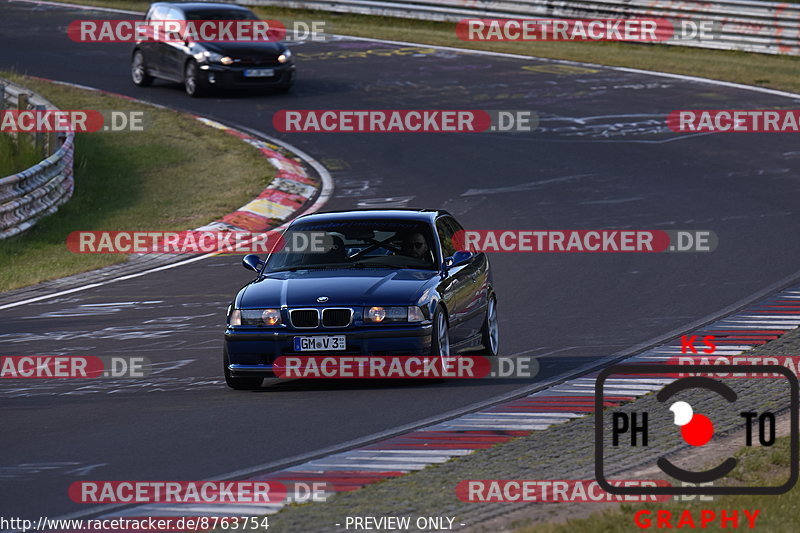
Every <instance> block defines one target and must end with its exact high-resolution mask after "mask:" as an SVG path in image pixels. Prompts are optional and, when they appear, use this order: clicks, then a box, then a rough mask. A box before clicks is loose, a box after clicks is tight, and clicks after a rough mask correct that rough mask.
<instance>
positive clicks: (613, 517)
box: [514, 437, 800, 533]
mask: <svg viewBox="0 0 800 533" xmlns="http://www.w3.org/2000/svg"><path fill="white" fill-rule="evenodd" d="M788 455H789V437H781V438H779V439H777V440H776V442H775V445H774V446H773V447H772V448H770V449H767V448H760V447H754V448H743V449H742V450H741V451H740V452H739V453H737V454H736V457H737V458H738V459H739V461H742V463H743V467H742V468H743V475H742V477H741V478H740V479H738V480H737V481H740V482H742V483H747V484H749V485H760V486H767V485H771V484H774V483H775V480H776V479H781V480H782V479H786V478H787V477H788V470H789V464H788V462H787V461H786V458H787V457H788ZM706 466H708V467H711V466H715V465H706ZM798 508H800V489H798V488H797V487H795V488H794V489H792V490H791V491H789V492H787V493H786V494H781V495H778V496H721V497H718V498H717V499H715V500H714V501H713V502H699V501H698V502H690V503H677V502H676V503H668V504H659V505H655V504H645V505H639V506H634V505H628V504H622V505H620V506H618V507H615V508H613V509H609V510H607V511H604V512H598V513H594V514H592V515H590V516H588V517H586V518H578V519H572V520H568V521H566V522H564V523H561V524H537V525H535V526H533V525H527V526H520V527H518V528H516V529H515V530H514V532H515V533H534V532H536V533H571V532H573V531H603V532H607V533H617V532H627V531H640V530H641V528H639V527H638V526H637V525H636V524H635V522H634V520H633V517H634V515H635V513H636V512H637V511H640V510H643V511H650V513H648V514H643V515H642V516H641V518H640V522H641V523H643V524H644V523H646V522H644V519H649V520H651V524H652V527H653V528H655V525H656V523H657V521H656V513H657V512H658V511H659V510H666V511H670V512H671V513H672V517H671V518H672V519H671V524H672V527H673V528H675V527H676V526H677V524H678V522H679V521H680V519H681V516H682V515H683V513H684V511H687V510H688V511H689V512H690V513H691V516H692V518H693V520H694V521H695V524H696V527H697V528H698V529H699V528H701V525H700V516H701V511H703V510H706V509H707V510H711V511H714V512H715V513H716V516H717V517H719V516H720V514H721V512H722V511H723V510H725V511H726V512H728V513H730V511H731V510H734V509H736V510H738V511H739V527H740V528H741V529H749V528H748V526H747V523H748V522H747V520H746V518H745V517H744V516H743V515H742V510H743V509H747V510H749V511H751V512H754V511H755V510H758V511H759V513H758V516H757V518H756V522H755V528H754V529H758V530H759V531H770V532H776V533H777V532H786V533H793V532H795V531H797V519H796V518H795V513H796V510H797V509H798ZM685 527H687V528H688V525H686V524H685ZM702 529H704V530H709V531H729V530H730V529H736V528H728V527H726V528H722V527H720V525H719V518H718V519H717V521H716V522H715V523H713V524H711V525H710V526H708V527H706V526H702Z"/></svg>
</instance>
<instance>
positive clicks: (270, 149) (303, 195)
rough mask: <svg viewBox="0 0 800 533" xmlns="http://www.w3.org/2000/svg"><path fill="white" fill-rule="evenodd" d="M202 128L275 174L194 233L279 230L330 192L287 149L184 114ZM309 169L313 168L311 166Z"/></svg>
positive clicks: (55, 81) (141, 101)
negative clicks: (249, 151) (249, 150)
mask: <svg viewBox="0 0 800 533" xmlns="http://www.w3.org/2000/svg"><path fill="white" fill-rule="evenodd" d="M29 77H30V78H33V79H37V80H42V81H46V82H49V83H55V84H58V85H64V86H67V87H74V88H77V89H82V90H86V91H92V92H97V93H101V94H106V95H109V96H114V97H117V98H124V99H125V100H128V101H131V102H136V103H137V104H142V105H147V106H151V107H155V108H158V109H170V108H168V107H166V106H163V105H160V104H154V103H152V102H148V101H146V100H139V99H138V98H133V97H131V96H127V95H124V94H119V93H114V92H110V91H105V90H103V89H98V88H96V87H89V86H87V85H80V84H77V83H70V82H66V81H59V80H51V79H48V78H41V77H38V76H29ZM185 114H187V115H189V116H191V117H193V118H195V119H196V120H198V121H199V122H201V123H202V124H205V125H206V126H209V127H211V128H215V129H218V130H220V131H223V132H225V133H227V134H229V135H233V136H234V137H237V138H239V139H241V140H242V141H244V142H246V143H247V144H249V145H251V146H253V147H255V148H256V149H258V151H259V152H261V154H262V155H263V156H264V157H265V158H266V159H267V161H269V163H270V165H272V166H273V167H274V168H275V169H276V170H277V174H276V176H275V178H273V180H272V181H271V182H270V184H269V186H268V187H267V188H265V189H264V190H263V191H261V193H260V194H259V195H258V196H257V197H256V198H254V199H253V200H251V201H250V202H248V203H247V204H245V205H243V206H242V207H240V208H239V209H237V210H236V211H233V212H232V213H228V214H227V215H225V216H223V217H222V218H220V219H219V220H215V221H213V222H210V223H209V224H206V225H205V226H202V227H200V228H196V229H195V231H250V232H260V231H266V230H268V229H270V228H274V227H276V226H279V225H280V224H281V223H283V222H284V221H286V220H288V219H290V218H291V217H292V216H294V215H295V214H296V213H297V212H298V211H300V210H301V209H302V208H303V207H304V206H305V205H306V204H307V203H308V202H309V201H310V200H311V199H312V198H313V197H314V196H316V195H317V191H319V190H320V187H322V188H323V190H324V191H325V193H326V199H327V197H329V196H330V193H331V190H332V188H333V186H332V184H331V183H324V182H325V181H328V182H329V181H330V180H325V179H324V178H325V176H321V178H322V182H321V181H320V180H317V179H314V178H313V177H311V176H310V175H309V173H308V172H307V171H306V168H305V165H304V164H303V161H302V160H301V159H299V158H298V159H294V158H292V157H290V156H289V155H287V154H291V152H292V150H291V148H287V147H286V146H285V145H284V146H281V145H278V144H277V143H272V142H266V141H263V140H261V139H258V138H256V137H254V136H252V135H249V134H248V133H245V132H243V131H240V130H238V129H236V128H232V127H230V126H226V125H225V124H222V123H220V122H217V121H215V120H211V119H210V118H206V117H201V116H198V115H193V114H191V113H185ZM312 166H313V165H312Z"/></svg>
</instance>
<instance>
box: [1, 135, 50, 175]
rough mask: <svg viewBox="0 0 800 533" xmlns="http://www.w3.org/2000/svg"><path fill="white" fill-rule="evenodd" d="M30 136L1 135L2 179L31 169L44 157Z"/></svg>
mask: <svg viewBox="0 0 800 533" xmlns="http://www.w3.org/2000/svg"><path fill="white" fill-rule="evenodd" d="M27 137H28V136H25V135H20V136H18V137H14V136H13V135H10V134H8V133H0V178H4V177H6V176H9V175H11V174H16V173H17V172H19V171H21V170H25V169H26V168H30V167H32V166H33V165H35V164H36V163H38V162H39V161H41V159H42V157H41V155H40V153H39V151H38V150H37V149H36V147H35V146H34V145H33V143H32V142H31V141H30V139H29V138H27Z"/></svg>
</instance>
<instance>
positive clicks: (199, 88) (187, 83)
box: [183, 61, 206, 98]
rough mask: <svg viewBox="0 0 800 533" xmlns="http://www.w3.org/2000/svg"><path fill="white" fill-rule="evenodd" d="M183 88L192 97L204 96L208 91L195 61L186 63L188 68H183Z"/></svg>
mask: <svg viewBox="0 0 800 533" xmlns="http://www.w3.org/2000/svg"><path fill="white" fill-rule="evenodd" d="M183 88H184V90H185V91H186V94H188V95H189V96H191V97H192V98H198V97H200V96H203V95H204V94H205V92H206V86H205V82H204V81H203V80H202V77H201V75H200V68H199V67H198V66H197V63H196V62H195V61H189V62H188V63H186V68H184V70H183Z"/></svg>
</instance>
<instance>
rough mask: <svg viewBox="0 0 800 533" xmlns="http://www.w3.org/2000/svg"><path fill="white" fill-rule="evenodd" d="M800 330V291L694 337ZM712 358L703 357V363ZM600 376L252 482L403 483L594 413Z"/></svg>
mask: <svg viewBox="0 0 800 533" xmlns="http://www.w3.org/2000/svg"><path fill="white" fill-rule="evenodd" d="M798 326H800V286H798V287H793V288H791V289H786V290H783V291H781V292H779V293H778V294H776V295H773V296H770V297H767V298H765V299H763V300H761V301H759V302H757V303H755V304H752V305H750V306H748V307H746V308H745V309H743V310H741V311H738V312H737V313H735V314H733V315H730V316H727V317H725V318H723V319H721V320H718V321H716V322H713V323H711V324H710V325H707V326H704V327H703V328H701V329H699V330H696V331H692V332H691V333H687V334H688V335H697V336H698V339H702V338H703V337H704V336H706V335H713V336H714V342H715V343H716V344H717V345H718V346H717V349H716V350H715V351H714V354H713V355H714V356H734V355H739V354H741V353H742V352H744V351H747V350H749V349H751V348H754V347H756V346H760V345H762V344H765V343H767V342H769V341H771V340H775V339H777V338H778V337H780V336H781V335H783V334H784V333H787V332H788V331H790V330H793V329H795V328H797V327H798ZM678 355H680V356H681V357H687V355H686V354H682V353H681V345H680V341H673V342H671V343H667V344H663V345H660V346H656V347H654V348H651V349H649V350H646V351H644V352H642V353H639V354H637V355H634V356H631V357H629V358H627V359H626V360H625V362H626V363H637V362H638V363H642V362H651V363H652V362H665V361H667V360H669V359H670V358H673V357H676V356H678ZM701 356H707V355H706V354H699V355H697V356H696V357H701ZM597 374H598V372H593V373H589V374H586V375H584V376H581V377H578V378H574V379H570V380H568V381H565V382H563V383H560V384H558V385H555V386H551V387H548V388H546V389H544V390H541V391H538V392H535V393H533V394H530V395H528V396H524V397H522V398H517V399H515V400H512V401H508V402H505V403H501V404H498V405H494V406H492V407H490V408H487V409H484V410H482V411H478V412H473V413H468V414H465V415H462V416H459V417H457V418H453V419H451V420H447V421H445V422H440V423H437V424H433V425H430V426H427V427H424V428H421V429H417V430H414V431H410V432H408V433H405V434H402V435H398V436H395V437H391V438H389V439H385V440H382V441H379V442H376V443H373V444H370V445H367V446H362V447H360V448H357V449H353V450H348V451H345V452H340V453H334V454H331V455H328V456H325V457H322V458H317V459H314V460H311V461H307V462H305V463H302V464H298V465H296V466H293V467H290V468H286V469H284V470H280V471H277V472H270V473H267V474H262V475H258V476H252V477H250V478H249V479H250V480H253V481H279V482H284V483H286V484H287V485H288V486H291V483H293V482H305V483H313V482H320V483H325V484H326V487H327V489H328V490H329V491H333V492H347V491H353V490H357V489H359V488H361V487H364V486H366V485H370V484H372V483H376V482H378V481H381V480H384V479H387V478H392V477H397V476H402V475H404V474H407V473H409V472H413V471H416V470H421V469H423V468H425V467H427V466H430V465H434V464H438V463H443V462H445V461H448V460H450V459H452V458H454V457H459V456H464V455H469V454H471V453H472V452H474V451H476V450H480V449H485V448H491V447H493V446H495V445H496V444H500V443H502V442H506V441H508V440H510V439H513V438H514V437H519V436H524V435H530V434H531V433H533V432H534V431H541V430H545V429H547V428H550V427H552V426H554V425H557V424H561V423H563V422H566V421H568V420H571V419H573V418H580V417H583V416H587V415H590V414H591V413H593V412H594V392H595V390H594V387H595V377H596V376H597ZM671 381H673V380H672V379H671V378H663V379H660V378H651V377H647V378H642V377H635V376H634V377H630V378H626V377H620V378H618V379H609V380H607V381H606V384H605V387H604V390H605V393H606V396H605V405H607V406H613V405H619V404H622V403H625V402H629V401H632V400H634V399H636V398H638V397H640V396H643V395H645V394H647V393H649V392H653V391H656V390H659V389H661V388H662V387H663V386H664V385H666V384H668V383H670V382H671ZM287 503H290V499H287V501H286V502H283V503H275V504H269V505H192V506H186V505H163V504H153V505H140V506H136V507H132V508H129V509H125V510H123V511H121V512H113V513H108V514H107V515H105V516H106V517H112V516H137V517H141V516H234V515H237V516H238V515H241V516H244V515H254V516H255V515H267V514H273V513H276V512H278V511H279V510H280V509H281V508H282V507H283V506H285V505H286V504H287Z"/></svg>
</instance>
